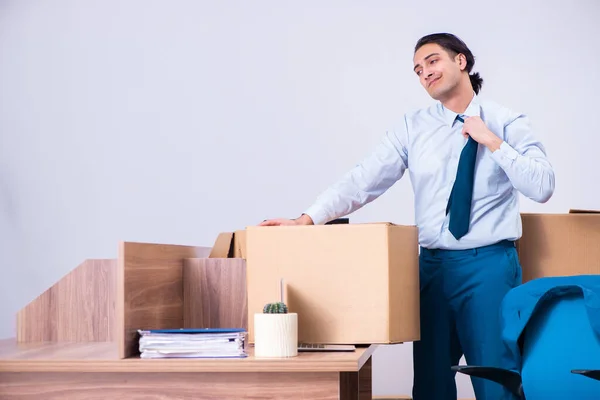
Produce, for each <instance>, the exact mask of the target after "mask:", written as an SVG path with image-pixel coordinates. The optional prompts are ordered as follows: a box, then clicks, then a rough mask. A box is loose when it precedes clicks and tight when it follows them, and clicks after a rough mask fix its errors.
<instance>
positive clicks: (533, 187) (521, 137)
mask: <svg viewBox="0 0 600 400" xmlns="http://www.w3.org/2000/svg"><path fill="white" fill-rule="evenodd" d="M492 157H493V158H494V160H495V161H496V162H497V163H498V164H499V165H500V167H501V168H502V169H503V170H504V172H505V173H506V175H507V176H508V178H509V179H510V181H511V183H512V184H513V186H514V187H515V188H516V189H517V190H518V191H519V192H521V193H522V194H523V195H524V196H526V197H528V198H530V199H532V200H534V201H537V202H539V203H545V202H546V201H548V200H549V199H550V197H552V194H553V193H554V170H553V168H552V165H551V164H550V162H549V161H548V159H547V157H546V151H545V149H544V146H543V145H542V143H541V142H539V141H538V140H537V139H536V138H535V137H534V135H533V133H532V130H531V126H530V122H529V118H528V117H527V116H525V115H519V116H518V117H517V118H515V119H514V120H513V121H512V122H511V123H509V124H508V125H507V126H506V127H505V128H504V142H503V143H502V145H501V146H500V148H499V149H498V150H496V151H494V152H493V153H492Z"/></svg>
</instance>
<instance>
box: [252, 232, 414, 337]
mask: <svg viewBox="0 0 600 400" xmlns="http://www.w3.org/2000/svg"><path fill="white" fill-rule="evenodd" d="M246 241H247V243H246V245H247V249H246V250H247V253H246V256H247V265H248V274H247V279H248V326H249V330H248V333H249V340H250V342H252V343H253V342H254V314H255V313H260V312H262V309H263V306H264V305H265V304H266V303H269V302H274V301H279V299H280V281H281V279H283V280H284V287H285V290H284V292H285V294H284V301H285V302H286V303H287V305H288V308H289V311H290V312H295V313H298V340H299V341H300V342H307V343H333V344H336V343H338V344H344V343H347V344H367V343H400V342H406V341H415V340H418V339H419V337H420V326H419V266H418V238H417V228H416V227H414V226H398V225H393V224H389V223H380V224H341V225H317V226H314V225H312V226H278V227H249V228H247V230H246Z"/></svg>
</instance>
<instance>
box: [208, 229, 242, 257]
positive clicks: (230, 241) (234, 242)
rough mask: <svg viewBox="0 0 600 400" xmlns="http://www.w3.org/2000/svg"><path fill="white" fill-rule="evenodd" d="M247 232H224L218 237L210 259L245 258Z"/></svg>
mask: <svg viewBox="0 0 600 400" xmlns="http://www.w3.org/2000/svg"><path fill="white" fill-rule="evenodd" d="M245 257H246V232H245V231H243V230H238V231H235V232H222V233H220V234H219V235H218V236H217V239H216V240H215V244H214V245H213V247H212V250H211V252H210V255H209V256H208V258H245Z"/></svg>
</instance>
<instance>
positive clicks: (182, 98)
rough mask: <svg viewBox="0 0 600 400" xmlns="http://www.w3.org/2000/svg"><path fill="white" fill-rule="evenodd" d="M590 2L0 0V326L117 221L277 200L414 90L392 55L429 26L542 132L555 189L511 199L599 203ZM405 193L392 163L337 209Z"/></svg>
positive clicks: (171, 229) (377, 378)
mask: <svg viewBox="0 0 600 400" xmlns="http://www.w3.org/2000/svg"><path fill="white" fill-rule="evenodd" d="M599 15H600V2H598V1H596V0H588V1H585V0H573V1H569V2H559V1H548V0H545V1H541V0H539V1H522V0H505V1H503V2H501V3H497V2H494V3H493V4H492V2H489V3H485V2H481V1H455V2H446V1H442V0H432V1H430V2H408V1H374V0H370V1H368V2H367V1H363V2H359V1H337V2H334V1H303V2H291V1H289V2H286V1H281V0H278V1H276V0H273V1H252V2H244V1H219V2H215V1H166V0H165V1H142V0H136V1H115V0H110V1H106V0H104V1H99V0H98V1H64V0H55V1H51V2H50V1H23V0H14V1H6V0H4V1H0V235H1V236H0V239H1V240H0V246H1V247H0V262H1V264H0V267H1V268H2V272H3V275H2V279H1V280H0V285H1V286H0V300H2V302H1V309H0V322H1V325H0V337H10V336H14V334H15V332H14V328H15V317H14V316H15V313H16V312H17V310H18V309H20V308H21V307H23V306H24V305H25V304H26V303H27V302H29V301H31V300H32V299H33V298H34V297H35V296H36V295H37V294H39V293H41V292H42V291H44V290H45V289H46V288H47V287H49V286H50V285H52V284H53V283H54V282H55V281H57V280H58V279H60V277H61V276H63V275H64V274H66V273H67V272H68V271H70V270H71V269H73V268H74V267H75V266H77V265H78V264H79V263H80V262H81V261H83V260H84V259H86V258H114V257H116V255H117V242H118V241H119V240H132V241H150V242H162V243H180V244H197V245H212V243H213V240H214V238H215V237H216V235H217V233H218V232H220V231H225V230H232V229H238V228H242V227H244V226H246V225H252V224H255V223H258V222H259V221H261V220H263V219H265V218H271V217H280V216H285V217H295V216H297V215H298V214H299V213H300V212H301V211H303V210H304V209H305V208H306V207H307V206H308V205H310V203H311V202H312V201H313V200H314V198H315V197H316V195H317V194H319V193H320V191H321V190H323V189H325V188H326V186H327V185H329V184H330V183H332V182H333V181H335V180H336V179H337V178H339V177H340V176H341V174H343V173H344V172H346V171H347V170H348V169H349V168H350V167H352V166H353V165H354V164H355V163H356V162H357V161H358V160H359V159H360V158H362V157H363V156H365V155H366V154H367V152H368V151H370V149H371V148H372V147H373V146H374V145H375V143H376V142H377V141H378V140H379V138H380V137H381V135H382V134H383V133H384V132H385V130H386V129H387V128H389V127H390V126H392V125H393V124H394V122H395V121H396V120H397V119H398V118H401V116H402V114H403V113H404V112H406V111H409V110H412V109H414V108H417V107H424V106H427V105H429V104H431V101H432V100H431V99H430V98H429V97H428V96H427V94H426V92H425V91H424V90H423V89H422V88H421V87H420V86H419V83H418V80H417V77H416V75H415V74H414V73H413V72H412V54H413V47H414V44H415V42H416V41H417V40H418V38H419V37H421V36H422V35H425V34H428V33H432V32H438V31H449V32H453V33H455V34H457V35H458V36H460V37H461V38H463V39H464V40H465V41H466V43H467V44H468V45H469V46H470V48H471V49H472V51H473V53H474V54H475V56H476V64H475V70H476V71H479V72H480V73H481V75H482V76H483V78H484V80H485V83H484V86H483V91H482V93H481V95H482V97H487V98H490V99H493V100H495V101H497V102H499V103H502V104H504V105H507V106H508V107H510V108H513V109H515V110H518V111H521V112H525V113H527V114H529V115H530V117H531V119H532V122H533V126H534V128H535V130H536V131H537V135H538V137H539V138H540V139H541V140H542V141H543V143H544V144H545V145H546V148H547V151H548V154H549V157H550V160H551V162H552V164H553V165H554V167H555V169H556V192H555V195H554V197H553V198H552V199H551V200H550V202H548V203H547V204H545V205H538V204H534V203H532V202H530V201H528V200H526V199H524V200H523V202H522V210H523V211H540V212H549V213H554V212H566V211H567V210H568V209H569V208H570V207H594V208H600V200H598V195H599V190H598V188H597V187H598V185H597V184H596V183H594V182H597V180H598V172H597V171H598V162H597V160H598V155H597V154H598V148H599V145H600V140H599V139H598V134H599V129H598V127H597V125H596V121H595V118H596V117H597V108H598V107H597V102H596V96H597V94H598V92H599V91H600V78H599V74H598V65H599V64H600V52H599V51H598V50H600V45H599V44H598V41H597V40H598V39H597V38H598V37H600V25H599V24H598V23H597V17H598V16H599ZM586 163H589V164H588V165H586ZM412 201H413V196H412V191H411V187H410V181H409V179H408V177H407V176H406V177H405V178H404V179H403V180H402V181H400V182H399V183H398V184H397V185H396V186H394V187H393V188H392V189H391V190H390V191H388V192H387V193H386V194H384V195H383V196H382V197H381V198H380V199H378V200H377V201H376V202H374V203H372V204H371V205H369V206H367V207H365V208H363V209H362V210H360V211H358V212H356V213H355V214H354V215H352V216H351V218H352V220H353V222H366V221H392V222H395V223H399V224H412V223H414V215H413V210H412ZM411 381H412V364H411V345H410V344H405V345H397V346H390V347H386V348H383V349H380V350H378V351H377V352H376V354H375V357H374V392H375V394H401V393H406V394H408V393H410V388H411ZM458 381H459V385H460V393H459V395H460V396H461V397H469V396H472V390H471V387H470V383H469V382H468V380H467V379H465V378H463V377H458Z"/></svg>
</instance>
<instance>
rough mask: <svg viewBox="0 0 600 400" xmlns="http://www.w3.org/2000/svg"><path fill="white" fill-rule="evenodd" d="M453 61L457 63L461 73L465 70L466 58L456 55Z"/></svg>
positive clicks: (460, 54) (462, 55)
mask: <svg viewBox="0 0 600 400" xmlns="http://www.w3.org/2000/svg"><path fill="white" fill-rule="evenodd" d="M454 60H455V61H456V62H457V63H458V66H459V67H460V69H461V71H464V70H465V68H467V57H465V55H464V54H462V53H458V54H457V55H456V57H454Z"/></svg>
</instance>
